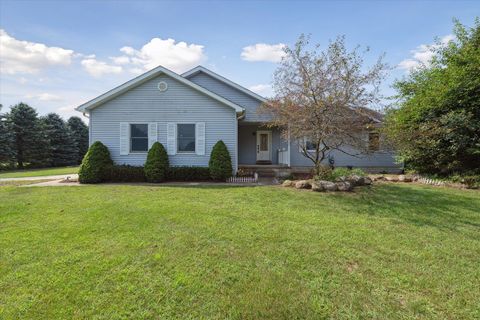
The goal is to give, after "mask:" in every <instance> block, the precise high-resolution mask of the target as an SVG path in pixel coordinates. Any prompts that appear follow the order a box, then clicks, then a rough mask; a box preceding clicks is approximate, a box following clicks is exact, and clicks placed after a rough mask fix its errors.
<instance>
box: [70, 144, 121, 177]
mask: <svg viewBox="0 0 480 320" xmlns="http://www.w3.org/2000/svg"><path fill="white" fill-rule="evenodd" d="M112 166H113V161H112V158H110V152H109V151H108V148H107V147H106V146H105V145H104V144H103V143H101V142H100V141H95V142H94V143H93V144H92V145H91V146H90V148H88V151H87V153H86V154H85V157H83V160H82V164H81V165H80V169H79V171H78V181H80V183H99V182H102V181H104V180H105V179H106V177H107V176H108V174H109V172H110V168H111V167H112Z"/></svg>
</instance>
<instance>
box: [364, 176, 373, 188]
mask: <svg viewBox="0 0 480 320" xmlns="http://www.w3.org/2000/svg"><path fill="white" fill-rule="evenodd" d="M363 180H364V182H365V185H366V186H369V185H371V184H372V179H370V178H369V177H365V178H364V179H363Z"/></svg>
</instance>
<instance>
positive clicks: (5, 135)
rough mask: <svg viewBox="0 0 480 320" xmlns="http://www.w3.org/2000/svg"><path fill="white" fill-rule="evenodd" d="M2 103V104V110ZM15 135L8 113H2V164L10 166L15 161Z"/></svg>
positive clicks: (0, 122)
mask: <svg viewBox="0 0 480 320" xmlns="http://www.w3.org/2000/svg"><path fill="white" fill-rule="evenodd" d="M1 110H2V105H1V104H0V111H1ZM13 138H14V136H13V133H12V128H11V124H10V123H9V122H8V120H7V115H6V114H2V113H0V166H6V165H7V166H10V165H12V164H13V163H14V162H15V149H14V140H13Z"/></svg>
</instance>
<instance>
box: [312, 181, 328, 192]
mask: <svg viewBox="0 0 480 320" xmlns="http://www.w3.org/2000/svg"><path fill="white" fill-rule="evenodd" d="M312 191H315V192H322V191H325V188H324V187H323V185H322V184H321V183H320V181H313V182H312Z"/></svg>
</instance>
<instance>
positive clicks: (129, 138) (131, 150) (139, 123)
mask: <svg viewBox="0 0 480 320" xmlns="http://www.w3.org/2000/svg"><path fill="white" fill-rule="evenodd" d="M132 125H146V126H147V136H146V137H133V136H132ZM128 126H129V128H128V130H129V137H128V140H129V144H130V153H148V143H149V141H148V139H149V136H148V134H149V133H148V123H145V122H129V123H128ZM132 138H135V139H147V150H145V151H134V150H133V148H132Z"/></svg>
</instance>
